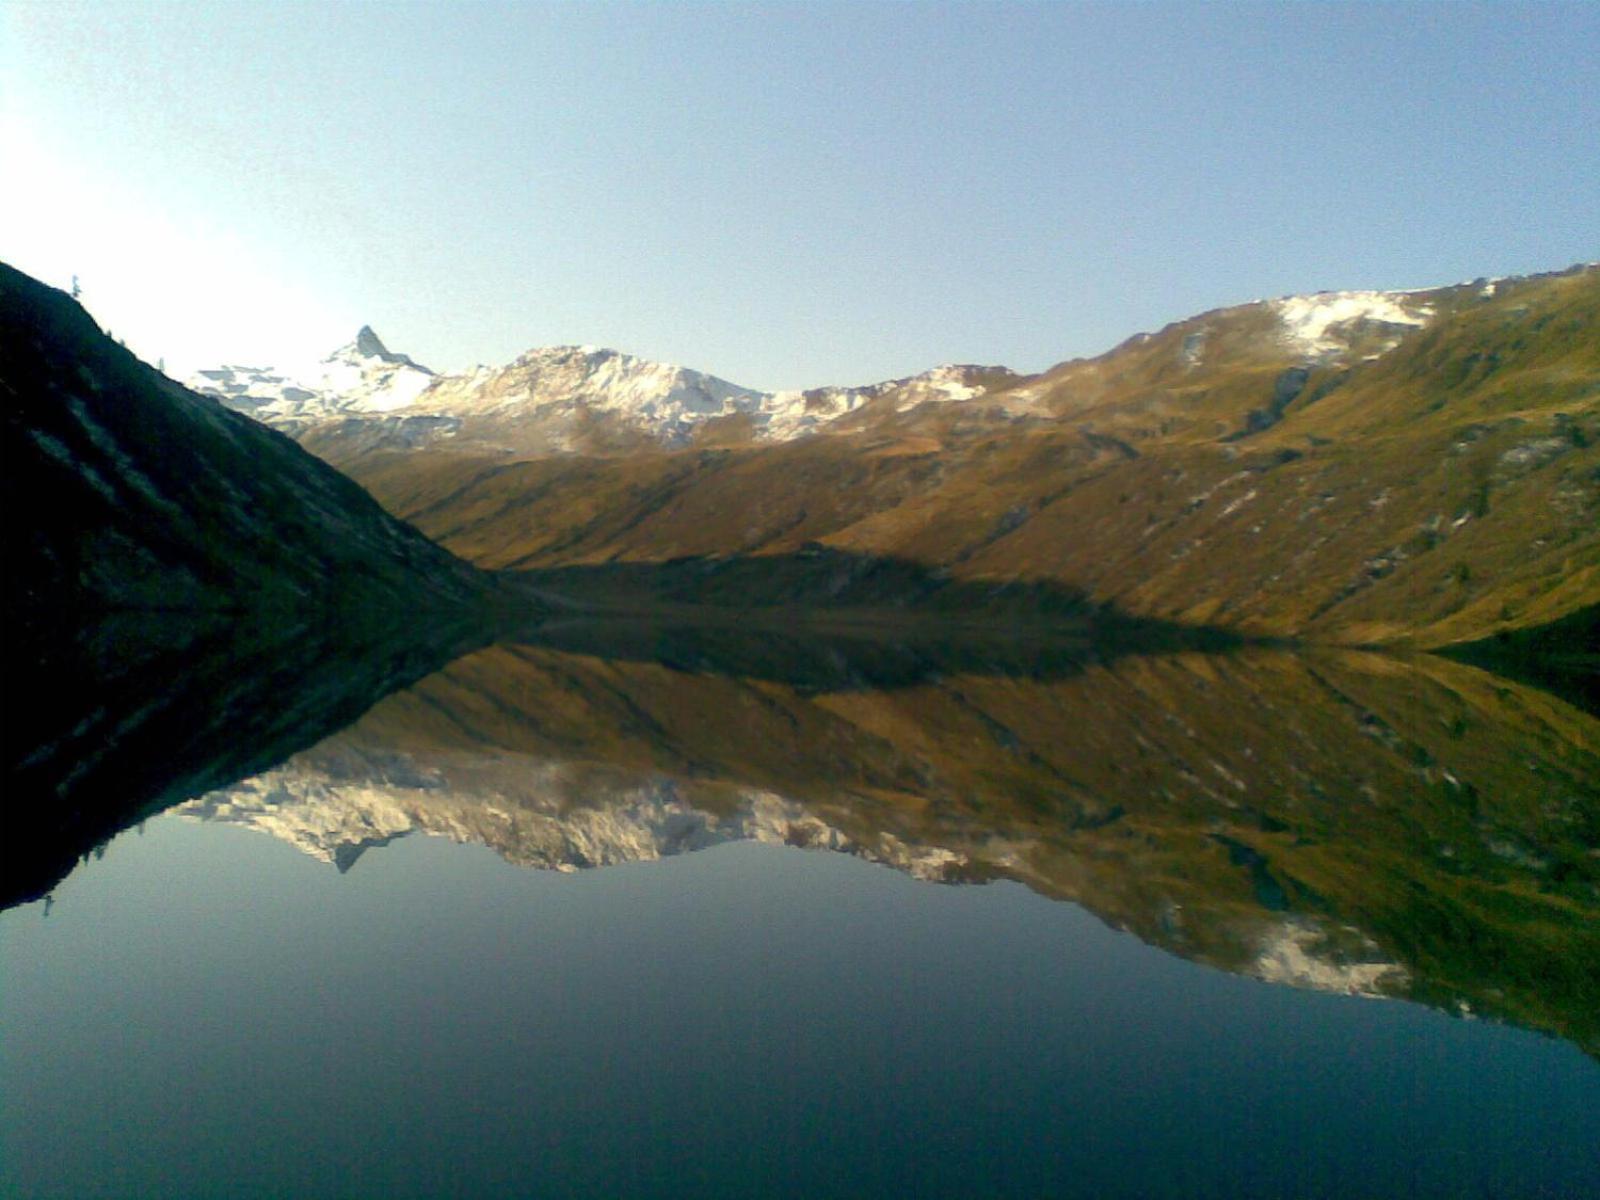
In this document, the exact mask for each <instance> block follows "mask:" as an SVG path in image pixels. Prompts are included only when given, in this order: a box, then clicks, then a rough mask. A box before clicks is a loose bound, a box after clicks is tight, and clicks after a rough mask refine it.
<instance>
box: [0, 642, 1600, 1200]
mask: <svg viewBox="0 0 1600 1200" xmlns="http://www.w3.org/2000/svg"><path fill="white" fill-rule="evenodd" d="M893 657H894V658H895V663H896V666H895V680H894V684H893V686H892V687H889V686H881V687H878V686H872V685H871V680H870V679H869V678H868V677H867V676H868V674H870V673H866V672H863V671H862V670H861V669H860V660H859V659H851V658H850V656H849V654H848V653H847V652H842V651H840V650H839V649H838V648H837V647H831V648H823V649H822V650H820V651H818V652H817V653H815V654H808V656H807V661H806V664H805V665H804V667H803V671H801V672H798V674H801V675H803V678H795V677H794V675H795V674H796V672H790V671H787V670H774V669H766V668H763V669H762V670H759V671H754V670H751V669H750V667H749V664H748V663H747V662H740V663H735V664H734V665H735V666H736V667H737V668H738V669H719V664H718V663H717V662H713V661H710V660H707V659H704V658H700V659H697V660H696V663H695V664H694V665H693V666H692V667H691V666H689V665H686V664H685V663H684V662H683V661H682V646H681V644H678V643H675V644H674V653H673V661H672V662H671V663H670V664H668V663H663V662H661V661H650V656H648V655H639V656H636V657H635V658H633V659H631V660H621V659H611V660H607V659H600V658H597V657H595V656H593V655H584V654H577V653H573V652H572V649H571V648H570V647H566V648H556V647H551V646H548V645H545V646H533V645H522V646H500V647H494V648H491V649H488V650H484V651H480V652H478V653H476V654H473V655H470V656H468V657H466V658H463V659H461V660H459V661H458V662H456V663H454V664H452V665H451V666H449V667H447V668H446V669H445V670H444V671H442V672H440V673H438V674H436V675H434V676H432V677H431V678H429V679H427V680H425V681H423V682H422V683H421V684H419V685H417V686H415V687H413V688H411V689H409V690H407V691H404V692H401V693H398V694H396V695H393V696H391V697H389V698H388V699H387V700H384V701H382V702H381V703H379V704H378V705H377V706H376V707H375V708H373V709H372V710H371V711H370V712H369V713H368V714H367V715H366V717H364V718H363V719H362V720H361V721H360V722H358V723H357V724H356V725H354V726H352V727H350V728H349V729H346V730H344V731H343V732H341V733H339V734H337V735H335V736H334V737H332V738H329V739H327V740H325V741H324V742H322V743H320V744H319V745H317V746H316V747H313V748H311V749H309V750H307V751H305V752H303V753H301V754H300V755H298V756H296V757H295V758H293V759H291V760H290V761H289V762H288V763H286V764H284V765H283V766H281V767H279V768H276V769H274V770H271V771H268V772H267V773H266V774H264V775H260V776H257V777H255V778H254V779H252V780H246V781H241V782H238V783H235V784H232V785H230V786H229V787H227V788H224V789H221V790H220V791H214V792H211V793H210V794H208V795H206V796H204V797H201V798H198V799H196V800H194V801H191V802H189V803H186V804H183V805H180V806H179V807H178V808H177V809H175V810H173V811H171V812H169V813H167V814H166V815H163V816H159V817H155V818H153V819H151V820H149V821H147V822H146V823H145V824H144V825H143V826H142V827H141V828H138V829H136V830H129V831H128V832H125V833H123V834H122V835H120V836H118V837H117V838H115V839H114V840H112V841H111V842H110V843H109V844H108V845H107V846H106V848H105V850H104V853H103V856H102V857H99V858H96V859H92V860H90V861H88V862H87V863H85V864H84V865H83V866H82V867H81V868H80V869H79V870H77V871H76V872H75V873H73V874H72V875H71V876H69V877H68V878H67V879H66V880H64V881H63V882H61V883H60V884H58V885H57V886H56V887H55V889H54V892H53V894H52V895H51V897H50V898H49V900H47V901H46V900H40V901H35V902H32V903H27V904H22V905H19V906H17V907H14V908H12V909H10V910H9V911H7V912H5V913H3V914H0V979H3V984H4V986H3V991H0V1056H3V1059H0V1062H3V1079H4V1087H3V1090H0V1139H3V1140H0V1193H3V1194H5V1195H17V1196H33V1195H59V1196H98V1195H104V1196H174V1195H183V1196H198V1195H230V1196H233V1195H275V1196H282V1195H302V1196H321V1195H326V1196H350V1195H390V1196H410V1195H417V1196H438V1195H464V1196H476V1195H519V1196H520V1195H549V1196H566V1195H573V1196H580V1195H581V1196H596V1195H638V1196H667V1195H685V1196H722V1195H727V1196H734V1195H738V1196H744V1195H756V1196H769V1195H772V1196H807V1197H812V1196H826V1195H838V1196H854V1195H918V1196H934V1195H949V1196H971V1195H1010V1196H1035V1195H1058V1196H1066V1195H1082V1196H1113V1197H1115V1196H1239V1195H1273V1196H1336V1195H1337V1196H1350V1195H1357V1196H1359V1195H1384V1196H1390V1195H1427V1196H1583V1195H1588V1194H1595V1191H1596V1189H1597V1188H1600V1065H1597V1062H1596V1059H1595V1057H1594V1054H1595V1042H1594V1030H1595V1026H1596V1021H1597V1012H1596V1005H1595V1004H1594V1003H1593V1001H1594V999H1595V996H1596V993H1595V991H1594V984H1595V979H1596V971H1597V964H1596V960H1595V937H1596V933H1595V929H1596V923H1595V915H1596V908H1597V902H1596V892H1595V888H1594V875H1595V865H1594V863H1595V857H1596V856H1595V854H1594V853H1593V851H1594V846H1595V829H1594V818H1595V812H1596V809H1595V799H1594V793H1593V791H1592V783H1593V779H1594V778H1596V776H1595V775H1592V774H1590V768H1591V767H1592V766H1593V765H1594V764H1595V762H1596V759H1595V753H1596V741H1595V729H1596V725H1597V724H1600V723H1597V722H1596V721H1595V719H1594V718H1593V717H1590V716H1588V715H1586V714H1584V713H1582V712H1579V711H1578V710H1575V709H1571V708H1568V707H1566V706H1564V705H1562V704H1561V703H1560V702H1559V701H1555V700H1553V699H1551V698H1549V697H1547V696H1545V695H1543V694H1542V693H1536V692H1533V691H1531V690H1529V689H1521V688H1518V687H1516V686H1514V685H1507V684H1505V683H1504V681H1497V680H1493V679H1492V678H1491V677H1488V676H1484V675H1482V673H1480V672H1474V671H1469V670H1467V669H1465V668H1457V667H1452V666H1449V665H1447V664H1439V663H1435V662H1427V663H1423V664H1420V665H1419V664H1411V665H1404V664H1396V663H1394V662H1392V661H1390V660H1377V659H1374V658H1371V657H1370V656H1350V655H1345V656H1332V657H1325V658H1322V659H1315V660H1306V659H1300V658H1294V657H1291V656H1287V655H1270V654H1259V655H1250V654H1244V655H1235V656H1229V657H1227V658H1224V659H1214V660H1213V659H1201V658H1198V657H1196V656H1173V657H1170V658H1167V659H1160V658H1146V659H1137V660H1123V661H1121V662H1114V663H1090V664H1086V665H1085V666H1083V667H1082V668H1081V669H1073V670H1066V669H1063V670H1060V671H1055V672H1051V673H1050V674H1049V675H1048V677H1040V676H1037V675H1033V676H1029V675H1025V674H1023V673H1020V672H1017V671H1013V670H1007V669H1004V668H1003V659H1004V656H1003V655H1001V656H997V657H994V658H992V659H984V658H982V656H979V657H978V658H976V659H974V658H973V656H971V655H967V656H965V657H963V658H962V659H961V662H960V663H959V664H958V665H959V668H960V669H959V670H951V669H946V668H948V667H949V665H950V664H949V663H948V662H946V663H944V664H941V663H940V662H938V661H934V662H932V663H931V665H930V664H928V663H927V661H926V658H925V656H924V657H923V658H922V659H918V656H916V655H913V656H912V660H913V661H923V662H924V665H925V666H927V669H925V670H911V671H907V670H905V669H904V665H905V661H906V660H905V657H904V656H903V655H898V654H897V655H895V656H893ZM762 661H763V663H765V664H766V665H767V667H770V666H771V655H770V647H769V648H767V649H765V650H764V651H763V656H762ZM1030 661H1037V658H1032V659H1030ZM985 662H988V663H989V664H990V665H991V666H994V667H995V669H989V670H985V669H982V667H983V665H984V663H985ZM830 664H832V665H831V666H830ZM841 664H842V666H841ZM995 664H1002V665H1000V666H995ZM830 670H834V671H835V673H836V676H837V677H830V676H829V674H828V672H829V671H830ZM786 675H788V676H790V677H788V678H786V677H785V676H786ZM1530 781H1531V782H1530ZM267 835H270V836H267ZM429 835H433V836H429ZM596 867H598V868H601V869H586V868H596ZM530 868H546V869H530ZM550 868H553V869H550ZM1464 1017H1465V1018H1469V1019H1463V1018H1464ZM1541 1031H1542V1032H1541Z"/></svg>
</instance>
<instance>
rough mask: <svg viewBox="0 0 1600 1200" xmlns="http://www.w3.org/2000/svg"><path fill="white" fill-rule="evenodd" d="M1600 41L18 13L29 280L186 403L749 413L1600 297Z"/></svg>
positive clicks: (241, 13) (1333, 30)
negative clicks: (372, 388)
mask: <svg viewBox="0 0 1600 1200" xmlns="http://www.w3.org/2000/svg"><path fill="white" fill-rule="evenodd" d="M1597 64H1600V4H1593V3H1585V4H1578V5H1571V6H1561V5H1544V4H1540V5H1532V6H1522V5H1515V4H1493V5H1484V6H1472V5H1461V4H1409V5H1395V6H1388V5H1368V4H1360V5H1336V6H1335V5H1315V4H1293V5H1284V6H1276V5H1270V6H1264V5H1249V6H1231V5H1215V4H1206V5H1167V4H1139V5H1130V4H1112V5H1077V4H1063V5H1026V6H1023V5H1006V4H979V5H969V6H949V5H909V4H893V5H863V4H854V3H852V4H802V5H778V6H744V5H733V4H723V5H713V6H707V7H700V6H689V5H680V4H670V5H669V4H655V5H618V6H599V5H559V6H545V5H536V4H515V5H504V6H502V5H492V4H469V3H453V4H441V5H378V4H339V5H298V6H297V5H291V4H279V3H274V4H266V3H262V4H246V3H219V4H201V5H178V4H157V5H139V6H135V5H118V4H114V3H108V2H106V0H97V2H96V3H92V4H83V5H79V4H73V3H64V2H59V0H52V2H50V3H31V2H29V0H0V105H3V107H0V137H3V139H4V140H3V141H0V153H3V155H4V158H3V159H0V163H3V167H4V172H5V183H4V185H3V186H0V258H3V259H5V260H6V261H9V262H12V263H14V264H15V265H18V266H20V267H22V268H23V269H26V270H30V271H31V272H33V273H34V274H38V275H41V276H42V277H45V278H47V279H48V280H50V281H51V282H56V283H65V282H66V281H67V279H68V277H69V276H70V275H71V274H72V273H77V274H78V275H80V276H81V277H82V281H83V286H84V289H85V299H86V301H88V302H89V304H90V307H91V311H93V312H94V313H95V314H96V315H97V316H98V317H99V318H100V319H101V321H102V323H103V324H106V325H108V326H110V327H111V328H112V329H113V330H114V331H115V332H117V333H118V334H120V335H123V336H125V337H126V338H127V340H128V342H129V344H130V346H132V347H134V348H135V349H137V350H139V351H140V352H142V353H144V354H145V355H146V356H147V357H150V358H152V359H153V358H155V357H157V356H158V355H160V356H165V357H167V358H168V359H169V368H171V367H173V366H176V367H177V368H178V369H186V368H188V367H192V366H196V365H201V364H202V363H205V362H214V361H240V360H243V361H251V360H252V359H255V360H260V359H262V358H264V357H267V356H272V357H277V358H280V359H281V358H282V357H284V356H286V355H290V354H311V353H313V352H321V351H324V350H326V349H331V348H332V346H333V345H334V344H337V343H338V342H340V341H343V340H348V338H349V337H350V336H351V334H353V332H354V328H355V326H356V325H358V324H360V323H362V322H370V323H371V324H372V325H373V326H374V327H376V328H377V329H378V331H379V332H380V333H381V334H382V335H383V336H384V337H385V338H386V340H388V342H389V343H390V345H391V346H393V347H395V348H398V349H403V350H405V351H406V352H408V353H410V354H412V355H414V356H415V357H417V358H418V359H419V360H421V361H423V362H427V363H429V364H430V365H433V366H435V367H436V368H441V369H458V368H463V367H466V366H469V365H471V364H473V363H475V362H496V363H497V362H501V361H504V360H506V359H509V358H510V357H512V356H514V355H515V354H517V353H519V352H521V351H522V350H524V349H527V348H529V347H531V346H535V345H545V344H551V343H559V342H592V343H600V344H605V345H612V346H615V347H617V348H619V349H623V350H627V351H630V352H633V353H637V354H642V355H646V356H649V357H655V358H662V359H667V360H669V361H675V362H681V363H685V364H687V365H691V366H696V367H700V368H702V369H706V370H710V371H712V372H714V373H716V374H719V375H723V376H725V377H727V378H730V379H732V380H734V381H736V382H739V383H744V384H747V385H750V386H757V387H797V386H812V385H818V384H823V383H858V382H866V381H868V380H873V379H878V378H884V377H890V376H895V375H903V374H908V373H911V372H915V371H918V370H921V369H923V368H926V367H928V366H931V365H933V364H935V363H939V362H945V361H978V362H999V363H1006V364H1009V365H1011V366H1014V367H1017V368H1019V369H1024V370H1037V369H1040V368H1042V367H1044V366H1046V365H1048V364H1050V363H1052V362H1055V361H1058V360H1060V359H1063V358H1067V357H1071V356H1074V355H1079V354H1087V353H1095V352H1098V351H1100V350H1103V349H1105V348H1107V347H1108V346H1110V345H1111V344H1113V343H1115V342H1117V341H1119V340H1121V339H1122V338H1123V337H1124V336H1126V335H1128V334H1130V333H1132V332H1134V331H1136V330H1139V329H1148V328H1155V327H1159V326H1160V325H1162V324H1164V323H1166V322H1167V321H1169V320H1174V319H1177V318H1180V317H1183V316H1186V315H1190V314H1192V313H1194V312H1196V311H1200V310H1202V309H1205V308H1210V307H1215V306H1217V305H1221V304H1228V303H1235V302H1239V301H1244V300H1249V299H1252V298H1255V297H1259V296H1271V295H1280V294H1284V293H1289V292H1301V291H1315V290H1320V289H1335V288H1385V287H1411V286H1424V285H1428V284H1434V283H1444V282H1452V281H1455V280H1458V279H1465V278H1472V277H1474V276H1477V275H1499V274H1511V273H1521V272H1529V271H1538V270H1549V269H1554V268H1559V267H1563V266H1566V265H1568V264H1570V263H1572V262H1574V261H1577V260H1580V259H1584V260H1588V259H1594V258H1596V257H1600V65H1597Z"/></svg>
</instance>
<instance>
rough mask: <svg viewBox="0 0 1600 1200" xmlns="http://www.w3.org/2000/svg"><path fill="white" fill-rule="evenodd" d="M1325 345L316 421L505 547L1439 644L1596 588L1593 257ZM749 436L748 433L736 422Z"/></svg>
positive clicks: (1248, 324) (434, 507)
mask: <svg viewBox="0 0 1600 1200" xmlns="http://www.w3.org/2000/svg"><path fill="white" fill-rule="evenodd" d="M1418 296H1419V297H1420V299H1419V300H1418V301H1417V302H1418V303H1419V304H1420V303H1421V302H1422V301H1424V300H1425V301H1426V303H1427V306H1428V307H1429V308H1430V309H1431V310H1432V311H1433V314H1434V315H1433V316H1432V317H1431V319H1430V320H1428V322H1427V323H1426V324H1425V325H1424V326H1422V327H1421V328H1419V329H1414V330H1413V329H1410V328H1394V327H1390V326H1381V325H1380V326H1372V327H1367V326H1366V325H1364V324H1362V323H1360V322H1356V323H1354V324H1352V325H1350V326H1348V327H1345V328H1342V329H1340V330H1339V332H1340V335H1341V339H1342V340H1341V347H1342V348H1341V350H1340V351H1339V352H1338V353H1321V354H1308V353H1307V352H1306V351H1305V349H1304V348H1303V347H1296V346H1294V345H1292V344H1290V343H1289V342H1288V341H1286V339H1285V338H1284V337H1283V336H1281V334H1280V332H1278V331H1277V325H1276V323H1275V318H1274V317H1273V313H1272V309H1271V307H1270V306H1269V305H1263V304H1253V305H1246V306H1243V307H1241V308H1236V309H1225V310H1219V311H1218V312H1215V313H1208V314H1205V315H1203V316H1200V317H1196V318H1193V319H1192V320H1190V321H1185V322H1180V323H1178V324H1176V325H1173V326H1170V327H1168V328H1167V329H1165V330H1163V331H1161V332H1160V333H1158V334H1155V335H1152V336H1141V337H1139V338H1135V339H1131V340H1130V341H1129V342H1127V343H1125V344H1124V345H1122V346H1120V347H1118V348H1117V349H1115V350H1113V351H1111V352H1110V353H1109V354H1106V355H1104V356H1102V357H1100V358H1098V359H1093V360H1085V361H1079V362H1072V363H1067V364H1063V365H1062V366H1060V367H1058V368H1055V369H1053V370H1051V371H1048V372H1046V373H1045V374H1043V375H1040V376H1036V377H1033V378H1029V379H1017V378H1016V377H997V378H996V381H995V382H996V384H997V386H996V388H995V390H992V391H990V392H989V393H987V394H986V395H984V396H982V397H979V398H977V399H974V400H971V401H966V402H961V403H946V404H924V405H921V406H919V407H917V408H914V409H912V410H910V411H908V412H896V411H893V410H892V409H890V410H888V411H876V410H873V409H872V407H871V406H870V405H869V406H867V407H866V408H864V409H862V410H861V411H859V412H857V413H855V414H852V415H851V416H850V417H848V418H845V419H843V420H841V421H839V422H838V423H837V426H836V427H831V429H832V431H831V432H829V433H826V434H824V435H821V436H815V437H811V438H807V439H803V440H800V441H795V442H788V443H778V444H748V443H746V444H734V445H728V446H722V447H716V448H700V449H694V450H687V451H680V452H676V453H664V452H636V453H629V454H619V455H614V456H593V455H586V456H575V455H566V456H556V457H545V458H533V459H525V460H515V459H510V458H507V457H504V456H501V457H494V458H489V457H482V456H477V455H473V454H460V453H452V452H451V451H450V450H449V449H448V448H447V447H438V446H436V447H434V448H432V449H427V450H423V451H418V452H412V453H376V454H360V455H357V456H355V457H349V458H343V459H341V458H340V456H339V452H338V445H337V443H336V442H333V443H326V444H323V445H321V446H319V444H318V442H317V438H316V435H315V434H314V433H313V434H312V435H310V436H309V437H308V439H307V444H308V445H309V446H311V447H312V448H313V449H320V450H322V452H324V453H327V454H329V456H330V458H331V459H332V460H333V461H335V462H336V463H337V465H340V466H342V467H344V468H345V469H346V470H348V471H350V472H351V473H352V474H353V475H355V476H356V478H357V479H359V480H360V481H361V482H362V483H364V484H365V485H366V486H367V487H368V488H369V489H371V490H372V492H373V493H374V494H375V495H376V496H378V498H379V499H380V500H381V501H382V502H383V503H384V504H385V505H387V506H388V507H389V508H390V509H391V510H392V511H394V512H395V513H397V514H399V515H401V516H403V517H405V518H407V519H408V520H411V521H414V522H415V523H416V524H417V525H418V526H419V527H420V528H421V529H423V530H424V531H425V532H427V533H428V534H430V535H431V536H433V537H435V538H437V539H439V540H440V541H442V542H443V543H444V544H445V545H446V546H447V547H449V548H450V549H452V550H454V551H456V552H457V553H459V554H461V555H463V556H465V557H467V558H469V559H471V560H472V561H474V562H477V563H479V564H480V565H483V566H488V567H499V568H530V567H548V566H554V565H561V564H569V563H595V562H606V561H615V560H623V561H661V560H666V559H670V558H674V557H678V556H683V555H740V554H757V555H767V554H780V553H791V552H794V551H796V550H798V549H800V548H801V547H803V546H805V545H806V543H808V542H820V543H822V544H825V545H827V546H831V547H835V548H838V549H840V550H846V551H851V552H854V553H858V554H867V555H880V556H894V557H898V558H905V559H910V560H913V561H916V562H918V563H922V564H924V565H927V566H929V567H934V568H938V569H941V570H946V571H948V572H950V573H951V574H952V575H954V576H956V577H959V578H965V579H972V580H1012V579H1034V580H1049V581H1053V582H1056V583H1060V584H1063V585H1066V586H1070V587H1073V588H1078V589H1082V590H1084V591H1085V592H1087V593H1088V594H1089V596H1090V597H1091V598H1093V599H1094V600H1097V601H1101V602H1114V603H1116V604H1118V605H1121V606H1125V607H1126V608H1128V609H1129V610H1131V611H1132V612H1134V613H1137V614H1140V615H1148V616H1154V617H1161V618H1167V619H1178V620H1185V621H1203V622H1212V623H1221V624H1225V625H1229V626H1233V627H1236V628H1239V629H1241V630H1246V631H1251V632H1257V633H1268V634H1287V635H1298V636H1308V637H1315V638H1318V639H1324V640H1336V641H1344V642H1358V643H1392V642H1410V643H1414V644H1421V645H1439V644H1445V643H1449V642H1455V641H1464V640H1470V639H1473V638H1478V637H1484V636H1489V635H1492V634H1495V633H1497V632H1500V631H1503V630H1510V629H1520V628H1527V627H1532V626H1537V625H1540V624H1543V623H1546V622H1549V621H1552V620H1555V619H1557V618H1559V617H1562V616H1564V615H1566V614H1568V613H1571V612H1572V611H1574V610H1576V609H1578V608H1581V607H1583V606H1585V605H1589V604H1593V603H1595V602H1596V601H1600V270H1597V269H1594V268H1587V269H1575V270H1573V271H1571V272H1567V273H1563V274H1559V275H1551V276H1540V277H1534V278H1529V279H1522V280H1512V281H1503V282H1500V283H1498V284H1496V285H1494V286H1493V287H1486V286H1481V285H1463V286H1460V287H1454V288H1446V289H1440V290H1437V291H1435V292H1429V293H1420V294H1418ZM735 440H736V439H735Z"/></svg>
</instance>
